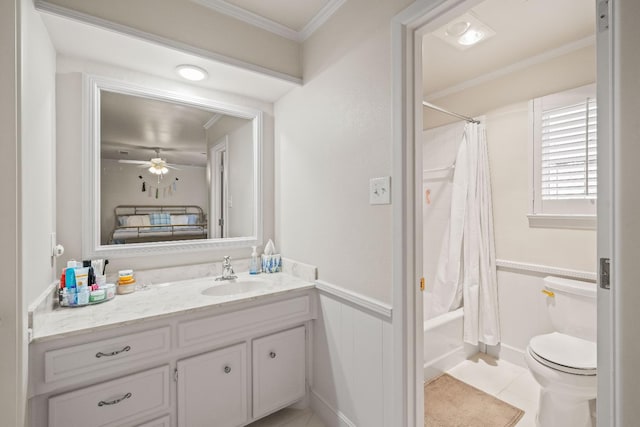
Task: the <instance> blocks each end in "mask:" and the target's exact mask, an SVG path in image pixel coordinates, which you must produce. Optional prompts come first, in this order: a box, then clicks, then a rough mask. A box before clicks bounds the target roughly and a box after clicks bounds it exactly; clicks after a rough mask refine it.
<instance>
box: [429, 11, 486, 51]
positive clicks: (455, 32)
mask: <svg viewBox="0 0 640 427" xmlns="http://www.w3.org/2000/svg"><path fill="white" fill-rule="evenodd" d="M495 34H496V32H495V31H493V30H492V29H491V28H489V26H488V25H486V24H485V23H483V22H482V21H480V20H479V19H478V18H476V17H475V15H473V14H472V13H471V12H468V13H465V14H464V15H462V16H460V17H458V18H456V19H454V20H453V21H451V22H449V23H448V24H446V25H444V26H442V27H441V28H439V29H438V30H436V31H434V32H433V35H435V36H436V37H438V38H439V39H441V40H443V41H445V42H447V43H448V44H450V45H451V46H454V47H455V48H456V49H458V50H466V49H468V48H470V47H471V46H474V45H476V44H478V43H479V42H481V41H483V40H487V39H488V38H490V37H492V36H494V35H495Z"/></svg>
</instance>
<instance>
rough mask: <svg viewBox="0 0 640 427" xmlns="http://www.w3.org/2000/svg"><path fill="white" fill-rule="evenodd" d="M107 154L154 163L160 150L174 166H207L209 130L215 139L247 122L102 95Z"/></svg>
mask: <svg viewBox="0 0 640 427" xmlns="http://www.w3.org/2000/svg"><path fill="white" fill-rule="evenodd" d="M100 104H101V107H100V108H101V127H100V138H101V156H102V158H103V159H115V160H120V159H124V160H149V159H150V158H151V157H155V152H154V149H156V148H159V149H160V157H161V158H163V159H165V160H167V161H168V162H169V163H175V164H179V165H190V166H206V164H207V154H206V151H207V138H206V134H205V132H206V128H205V126H207V127H210V133H209V135H210V137H211V135H214V136H213V137H215V135H217V134H220V135H224V134H225V133H230V132H232V131H233V130H235V129H237V128H239V127H240V126H242V125H243V124H245V123H247V120H246V119H240V118H237V117H231V116H225V115H220V114H216V113H213V112H211V111H207V110H203V109H199V108H196V107H192V106H186V105H181V104H175V103H172V102H166V101H159V100H154V99H148V98H142V97H138V96H131V95H125V94H121V93H115V92H107V91H102V92H101V94H100Z"/></svg>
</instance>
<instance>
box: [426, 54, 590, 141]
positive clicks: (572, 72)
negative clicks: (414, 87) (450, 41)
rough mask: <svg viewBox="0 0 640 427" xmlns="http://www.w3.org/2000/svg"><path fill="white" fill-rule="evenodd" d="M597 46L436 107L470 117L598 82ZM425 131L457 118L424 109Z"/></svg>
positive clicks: (490, 83)
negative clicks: (596, 80) (596, 77)
mask: <svg viewBox="0 0 640 427" xmlns="http://www.w3.org/2000/svg"><path fill="white" fill-rule="evenodd" d="M595 58H596V51H595V45H593V46H588V47H585V48H582V49H579V50H576V51H574V52H571V53H569V54H566V55H563V56H560V57H557V58H554V59H551V60H549V61H545V62H542V63H538V64H536V65H533V66H530V67H527V68H524V69H521V70H518V71H516V72H513V73H510V74H507V75H504V76H501V77H499V78H496V79H494V80H490V81H487V82H485V83H482V84H479V85H477V86H474V87H471V88H469V89H466V90H463V91H461V92H458V93H455V94H451V95H449V96H445V97H442V98H437V99H429V102H433V103H434V104H436V105H439V106H441V107H444V108H447V109H450V110H451V111H457V112H460V113H461V114H464V115H467V116H477V115H481V114H484V113H486V112H487V111H491V110H494V109H496V108H500V107H504V106H505V105H510V104H513V103H516V102H520V101H526V100H529V99H532V98H537V97H540V96H544V95H548V94H550V93H555V92H560V91H562V90H565V89H570V88H574V87H578V86H584V85H586V84H589V83H593V82H594V81H595V75H596V72H595V66H596V63H595ZM423 118H424V127H425V129H428V128H432V127H436V126H440V125H443V124H445V123H450V122H452V121H455V120H457V119H455V118H454V119H452V118H451V117H449V116H447V115H444V114H442V113H437V112H434V111H433V110H430V109H428V108H425V109H424V116H423Z"/></svg>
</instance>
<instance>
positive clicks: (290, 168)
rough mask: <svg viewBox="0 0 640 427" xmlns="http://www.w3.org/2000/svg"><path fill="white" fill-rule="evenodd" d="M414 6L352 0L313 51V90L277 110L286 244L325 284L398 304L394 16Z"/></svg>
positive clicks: (308, 64)
mask: <svg viewBox="0 0 640 427" xmlns="http://www.w3.org/2000/svg"><path fill="white" fill-rule="evenodd" d="M409 3H410V1H384V2H370V1H367V0H350V1H348V2H346V3H345V4H344V5H343V6H342V7H341V8H340V9H339V10H338V12H337V13H336V15H334V16H333V17H332V18H331V19H330V20H329V21H328V22H327V23H326V24H325V26H323V27H322V28H321V29H320V30H319V31H318V32H316V33H315V34H314V35H313V36H312V37H311V38H310V39H308V40H307V41H306V42H305V44H304V74H305V85H304V86H303V87H301V88H297V89H294V90H292V91H291V92H290V93H289V94H287V95H286V96H284V97H283V98H282V99H281V100H279V101H278V102H277V103H276V113H275V116H276V170H277V173H278V175H277V176H276V188H277V197H276V218H277V223H276V237H277V241H276V246H279V247H280V249H281V251H282V253H283V254H286V256H287V257H289V258H292V259H296V260H300V261H303V262H307V263H310V264H314V265H317V266H318V271H319V276H320V279H322V280H325V281H328V282H330V283H333V284H335V285H338V286H341V287H344V288H346V289H350V290H352V291H355V292H359V293H361V294H364V295H366V296H369V297H372V298H376V299H378V300H380V301H383V302H390V301H391V292H392V286H391V243H392V232H393V230H392V229H391V206H390V205H380V206H370V205H369V195H368V188H369V179H370V178H373V177H378V176H385V175H390V174H391V161H392V159H391V117H392V111H391V58H390V56H391V31H390V28H391V27H390V23H391V18H392V17H393V16H394V15H395V14H396V12H398V11H400V10H402V9H403V8H404V7H405V6H406V5H408V4H409Z"/></svg>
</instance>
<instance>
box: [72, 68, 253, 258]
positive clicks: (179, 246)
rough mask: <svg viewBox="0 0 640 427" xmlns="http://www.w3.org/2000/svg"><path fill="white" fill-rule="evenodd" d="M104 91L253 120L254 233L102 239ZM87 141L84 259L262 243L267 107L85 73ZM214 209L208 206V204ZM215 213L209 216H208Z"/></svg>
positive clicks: (84, 182) (84, 118)
mask: <svg viewBox="0 0 640 427" xmlns="http://www.w3.org/2000/svg"><path fill="white" fill-rule="evenodd" d="M102 90H106V91H110V92H117V93H121V94H125V95H132V96H141V97H145V98H150V99H154V100H159V101H166V102H172V103H175V104H183V105H187V106H192V107H198V108H202V109H205V110H208V111H211V113H212V114H215V113H218V114H225V115H231V116H235V117H240V118H243V119H248V120H252V121H253V166H254V177H253V187H254V195H253V198H254V212H253V231H254V235H251V236H246V237H230V238H222V239H220V238H218V239H198V240H178V241H165V242H150V243H132V244H127V245H102V244H101V242H100V194H101V193H100V191H101V182H100V178H101V177H100V175H101V174H100V172H101V165H100V163H101V159H100V157H101V155H100V143H101V141H100V93H101V91H102ZM82 123H83V144H82V257H83V259H87V258H96V257H106V256H108V257H112V258H121V257H127V256H133V255H157V254H164V253H180V252H187V251H204V250H215V249H227V248H248V247H251V246H260V245H261V244H262V238H263V236H262V233H263V224H262V221H263V214H262V211H263V201H262V193H263V192H262V182H263V180H262V172H263V168H262V160H263V159H262V144H263V112H262V111H261V110H258V109H255V108H251V107H245V106H239V105H234V104H229V103H226V102H220V101H215V100H211V99H207V98H203V97H199V96H194V95H192V94H188V93H183V92H174V91H168V90H163V89H157V88H153V87H148V86H142V85H139V84H132V83H129V82H123V81H119V80H114V79H110V78H106V77H102V76H96V75H90V74H84V75H83V115H82ZM207 212H208V207H207ZM207 216H208V217H209V215H207Z"/></svg>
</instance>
